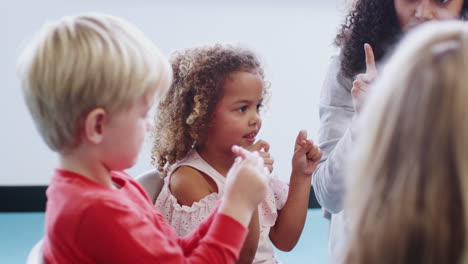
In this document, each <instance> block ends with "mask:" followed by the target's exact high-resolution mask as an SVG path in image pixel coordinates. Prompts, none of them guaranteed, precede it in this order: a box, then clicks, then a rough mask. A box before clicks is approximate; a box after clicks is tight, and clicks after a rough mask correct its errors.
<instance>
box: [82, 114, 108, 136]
mask: <svg viewBox="0 0 468 264" xmlns="http://www.w3.org/2000/svg"><path fill="white" fill-rule="evenodd" d="M106 118H107V113H106V111H105V110H104V109H102V108H96V109H93V110H92V111H91V112H89V113H88V115H87V116H86V118H85V122H84V133H85V137H86V139H87V140H89V141H90V142H91V143H94V144H99V143H101V142H102V139H103V134H104V122H105V119H106Z"/></svg>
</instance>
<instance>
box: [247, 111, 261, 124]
mask: <svg viewBox="0 0 468 264" xmlns="http://www.w3.org/2000/svg"><path fill="white" fill-rule="evenodd" d="M260 121H261V118H260V114H259V113H258V112H255V113H253V114H252V116H251V117H250V120H249V125H251V126H253V125H257V124H258V123H260Z"/></svg>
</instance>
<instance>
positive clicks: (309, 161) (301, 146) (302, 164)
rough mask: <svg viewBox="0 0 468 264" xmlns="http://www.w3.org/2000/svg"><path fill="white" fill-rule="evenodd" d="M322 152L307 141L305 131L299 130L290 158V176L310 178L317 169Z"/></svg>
mask: <svg viewBox="0 0 468 264" xmlns="http://www.w3.org/2000/svg"><path fill="white" fill-rule="evenodd" d="M321 158H322V152H321V151H320V149H319V148H318V147H317V146H315V145H314V144H313V143H312V141H311V140H309V139H307V131H305V130H301V131H300V132H299V135H297V138H296V144H295V146H294V155H293V158H292V170H293V173H292V175H296V174H299V175H305V176H311V175H312V173H313V172H314V170H315V168H316V167H317V165H318V163H319V162H320V159H321Z"/></svg>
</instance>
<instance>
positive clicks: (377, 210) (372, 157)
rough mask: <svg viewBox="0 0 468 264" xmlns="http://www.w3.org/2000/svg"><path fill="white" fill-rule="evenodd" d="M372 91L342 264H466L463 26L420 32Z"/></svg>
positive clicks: (433, 26)
mask: <svg viewBox="0 0 468 264" xmlns="http://www.w3.org/2000/svg"><path fill="white" fill-rule="evenodd" d="M370 89H371V95H370V98H368V99H369V101H368V104H367V105H366V107H365V109H364V112H363V114H362V117H361V120H360V122H361V123H360V124H359V126H358V129H357V130H356V134H357V135H358V142H357V145H356V146H357V150H356V152H354V153H353V155H355V159H354V160H353V161H352V170H351V175H349V179H350V180H349V184H348V188H347V193H348V196H347V200H346V208H347V213H349V217H350V219H351V227H350V232H351V234H350V240H349V241H348V245H349V252H348V254H347V257H346V261H345V263H359V264H367V263H369V264H370V263H372V264H374V263H392V264H403V263H408V264H409V263H411V264H412V263H425V264H430V263H462V262H463V261H464V260H465V259H464V257H465V248H466V241H468V240H467V236H466V212H468V211H467V209H468V208H467V206H468V202H467V196H468V120H467V118H468V115H467V109H468V108H467V107H468V103H467V102H468V25H466V24H464V23H462V22H431V23H428V24H427V25H422V26H421V28H419V29H416V30H415V32H414V33H410V35H409V36H408V37H407V38H406V39H404V40H403V41H402V43H401V44H400V46H399V47H398V49H397V50H396V53H395V55H394V56H393V57H392V58H391V59H390V61H389V62H388V64H387V65H386V66H385V68H384V70H383V73H382V75H381V76H380V79H379V80H378V81H377V82H376V84H375V85H373V86H372V87H371V88H370Z"/></svg>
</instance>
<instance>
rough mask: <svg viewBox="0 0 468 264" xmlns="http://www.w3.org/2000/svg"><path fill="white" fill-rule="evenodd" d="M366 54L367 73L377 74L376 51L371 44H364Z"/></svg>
mask: <svg viewBox="0 0 468 264" xmlns="http://www.w3.org/2000/svg"><path fill="white" fill-rule="evenodd" d="M364 53H365V54H366V73H370V74H376V73H377V68H376V67H375V56H374V50H373V49H372V46H371V45H370V44H369V43H366V44H364Z"/></svg>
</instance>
